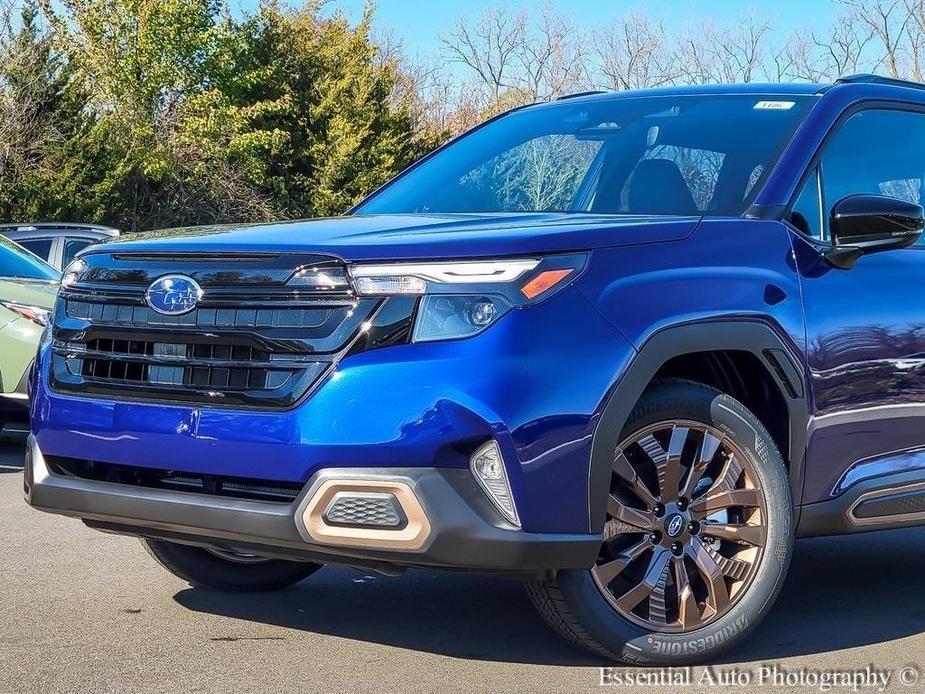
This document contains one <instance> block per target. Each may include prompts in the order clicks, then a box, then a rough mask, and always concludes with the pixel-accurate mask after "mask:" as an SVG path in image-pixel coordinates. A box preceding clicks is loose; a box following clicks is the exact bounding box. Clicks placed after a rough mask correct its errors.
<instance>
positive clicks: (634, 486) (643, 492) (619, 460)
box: [613, 450, 656, 508]
mask: <svg viewBox="0 0 925 694" xmlns="http://www.w3.org/2000/svg"><path fill="white" fill-rule="evenodd" d="M613 471H614V472H615V473H616V475H617V477H619V478H620V479H622V480H623V481H624V482H626V483H627V484H628V485H629V488H630V490H631V491H632V492H633V494H635V495H636V496H637V497H639V499H640V500H641V501H642V503H644V504H645V505H646V508H652V507H653V506H655V504H656V499H655V497H654V496H653V495H652V492H650V491H649V488H648V487H647V486H646V485H645V483H644V482H643V481H642V479H641V478H640V477H639V475H637V474H636V470H635V469H634V468H633V466H632V464H631V463H630V461H629V460H627V459H626V455H624V453H623V451H619V450H618V451H617V454H616V456H614V461H613Z"/></svg>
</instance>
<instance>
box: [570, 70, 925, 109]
mask: <svg viewBox="0 0 925 694" xmlns="http://www.w3.org/2000/svg"><path fill="white" fill-rule="evenodd" d="M871 85H877V86H885V87H901V88H903V89H922V90H925V84H920V83H918V82H912V81H909V80H901V79H895V78H893V77H884V76H882V75H873V74H866V73H862V74H857V75H847V76H845V77H841V78H839V79H838V80H836V81H835V82H834V83H832V84H815V83H811V82H782V83H762V82H750V83H748V84H697V85H685V86H672V87H654V88H650V89H629V90H625V91H609V92H608V91H594V92H579V93H577V94H567V95H565V96H563V97H560V98H559V99H558V101H562V100H566V99H567V100H571V99H575V100H576V101H604V100H607V99H613V98H627V97H630V98H633V97H647V96H682V95H685V94H693V95H697V94H701V95H706V94H743V95H749V94H753V95H756V96H757V95H769V96H770V95H773V96H788V95H792V96H813V95H816V94H822V93H824V92H826V91H828V90H829V89H832V88H833V87H839V88H846V87H851V88H853V89H864V88H868V87H870V86H871ZM552 103H555V102H552Z"/></svg>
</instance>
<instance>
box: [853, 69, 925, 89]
mask: <svg viewBox="0 0 925 694" xmlns="http://www.w3.org/2000/svg"><path fill="white" fill-rule="evenodd" d="M858 83H860V84H892V85H893V86H894V87H909V88H912V89H925V84H922V83H921V82H913V81H912V80H901V79H897V78H896V77H884V76H883V75H872V74H870V73H867V72H862V73H860V74H857V75H846V76H844V77H839V78H838V79H837V80H835V84H858Z"/></svg>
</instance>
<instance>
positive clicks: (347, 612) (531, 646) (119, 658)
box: [0, 442, 925, 694]
mask: <svg viewBox="0 0 925 694" xmlns="http://www.w3.org/2000/svg"><path fill="white" fill-rule="evenodd" d="M21 461H22V446H21V444H17V443H15V442H14V443H7V444H5V445H0V581H2V586H3V588H2V591H0V663H2V664H0V692H2V693H3V694H6V693H7V692H93V693H94V694H103V693H105V692H112V693H128V692H144V693H146V694H153V693H154V692H172V693H185V692H222V693H225V694H227V693H228V692H451V691H466V692H509V691H511V692H577V691H594V690H598V691H633V692H649V691H692V692H693V691H713V692H715V691H729V692H733V691H743V692H744V691H769V692H770V691H781V692H783V691H788V692H789V691H820V688H819V687H818V686H812V685H801V684H792V683H791V684H787V682H786V681H785V680H783V679H782V678H783V677H785V676H789V677H791V680H793V678H795V677H797V676H798V673H800V672H801V671H803V672H805V673H808V674H807V675H806V676H808V677H812V674H811V673H812V672H816V673H824V672H827V671H837V672H844V671H858V672H860V671H864V670H865V668H873V669H874V670H876V671H883V672H886V673H891V679H890V681H889V683H888V684H887V686H886V688H885V691H911V692H922V691H925V673H923V676H922V678H921V679H920V680H919V682H918V683H917V684H915V685H913V686H905V685H904V684H903V683H901V682H900V681H899V680H900V673H901V672H902V671H903V670H904V669H905V668H909V667H911V668H915V669H916V671H920V670H921V668H922V667H923V665H925V598H923V587H925V530H922V529H915V530H908V531H897V532H885V533H875V534H867V535H863V536H856V537H840V538H828V539H817V540H806V541H801V542H799V543H798V544H797V551H796V557H795V560H794V564H793V567H792V569H791V573H790V578H789V580H788V581H787V584H786V587H785V588H784V593H783V595H782V596H781V598H780V600H779V601H778V603H777V605H776V607H775V608H774V610H773V611H772V613H771V615H770V616H769V618H768V619H767V620H766V621H765V622H764V623H763V624H762V625H761V626H760V627H759V628H758V630H756V631H755V632H754V633H753V635H752V636H751V638H750V639H749V640H748V642H747V643H745V644H744V645H743V646H741V647H740V648H738V649H736V650H734V651H731V652H729V653H727V654H726V656H725V657H724V658H723V659H722V660H721V661H720V662H718V663H715V664H714V665H713V667H712V669H711V670H710V671H709V672H705V671H704V670H703V669H702V668H694V669H693V670H692V671H691V672H690V674H689V676H688V679H689V681H690V682H691V685H690V687H684V686H681V687H679V686H661V685H660V684H659V683H658V681H657V680H654V679H653V680H651V681H652V684H651V686H644V685H638V686H637V685H633V686H631V685H629V684H627V683H625V681H624V682H623V683H618V684H614V686H611V687H608V688H606V689H602V688H601V687H600V682H601V670H600V668H601V666H602V665H607V663H604V662H602V661H600V660H599V659H596V658H594V657H592V656H588V655H586V654H584V653H582V652H581V651H577V650H575V649H573V648H572V647H571V646H569V645H568V644H566V643H565V642H563V641H560V640H559V638H558V637H556V636H555V635H554V634H553V633H552V632H550V631H549V630H548V629H547V627H546V626H545V624H544V623H543V622H542V621H541V619H540V618H539V617H538V616H537V615H536V614H535V613H534V611H533V609H532V607H531V605H530V603H529V601H528V600H527V598H526V596H525V595H524V593H523V591H522V589H521V587H520V585H519V584H518V583H516V582H514V581H505V580H495V579H486V578H478V577H472V576H464V575H448V574H438V573H427V572H420V571H412V572H409V573H408V574H406V575H405V576H403V577H402V578H385V577H379V576H371V575H366V574H364V573H361V572H357V571H353V570H348V569H339V568H330V567H329V568H324V569H322V570H321V571H319V572H318V573H317V574H315V575H314V576H313V577H311V578H309V579H308V580H306V581H304V582H303V583H301V584H299V585H298V586H296V587H295V588H293V589H290V590H287V591H284V592H281V593H275V594H263V595H229V594H222V593H217V592H212V591H207V590H200V589H192V588H190V587H189V586H188V585H187V584H185V583H184V582H183V581H180V580H178V579H177V578H175V577H173V576H172V575H170V574H168V573H166V572H165V571H163V570H162V569H161V568H160V567H158V566H157V565H156V564H155V563H154V562H153V561H152V560H151V559H150V558H149V557H148V556H147V554H146V553H145V552H144V550H143V549H142V547H141V546H140V544H139V543H138V542H137V541H135V540H133V539H130V538H125V537H116V536H109V535H104V534H102V533H97V532H94V531H91V530H89V529H87V528H85V527H84V526H83V525H82V524H81V523H80V522H78V521H75V520H70V519H66V518H62V517H58V516H51V515H48V514H43V513H39V512H36V511H34V510H32V509H30V508H28V507H27V506H26V505H25V503H24V502H23V500H22V477H21ZM762 666H767V667H776V668H777V675H776V676H777V683H776V684H775V682H774V681H773V679H766V680H765V681H764V682H763V683H759V682H758V678H759V677H760V675H761V673H760V670H759V668H761V667H762ZM644 672H645V673H648V676H649V677H652V678H657V677H659V676H661V677H666V676H674V677H679V676H685V674H684V673H680V674H679V673H677V672H676V673H673V674H672V673H658V672H656V671H643V670H632V669H620V670H618V671H617V674H621V675H625V674H627V673H629V674H633V675H637V676H638V675H639V674H640V673H644ZM766 672H767V671H766ZM794 673H796V674H794ZM612 674H613V673H610V675H612ZM744 675H749V676H750V677H751V681H750V682H748V683H746V682H745V681H744V680H743V676H744ZM767 676H768V677H769V678H771V677H773V675H770V674H769V675H767ZM904 676H905V677H907V678H908V677H909V671H906V673H905V675H904ZM718 677H726V678H727V681H728V679H733V680H735V681H737V682H738V684H732V685H727V686H721V685H720V683H719V682H717V681H716V678H718ZM735 678H738V679H737V680H736V679H735ZM609 681H611V682H614V679H613V677H610V680H609ZM711 681H712V682H713V683H714V684H715V686H710V685H711ZM869 681H870V680H869ZM878 690H879V685H877V684H872V685H871V686H864V687H862V688H860V689H858V690H857V691H870V692H873V691H878ZM831 691H835V692H838V691H852V689H851V688H833V689H832V690H831Z"/></svg>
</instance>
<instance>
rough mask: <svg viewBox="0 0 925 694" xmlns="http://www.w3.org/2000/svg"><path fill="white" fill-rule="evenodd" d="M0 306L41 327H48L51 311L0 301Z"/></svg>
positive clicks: (39, 307)
mask: <svg viewBox="0 0 925 694" xmlns="http://www.w3.org/2000/svg"><path fill="white" fill-rule="evenodd" d="M0 306H3V308H5V309H7V310H10V311H12V312H13V313H16V314H19V315H20V316H21V317H22V318H26V319H28V320H31V321H32V322H33V323H36V324H37V325H41V326H45V325H48V317H49V316H50V315H51V311H49V310H48V309H47V308H42V307H41V306H29V305H28V304H20V303H17V302H15V301H3V300H0Z"/></svg>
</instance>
